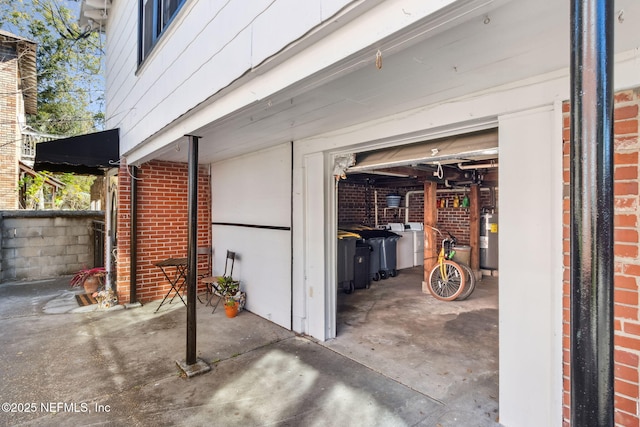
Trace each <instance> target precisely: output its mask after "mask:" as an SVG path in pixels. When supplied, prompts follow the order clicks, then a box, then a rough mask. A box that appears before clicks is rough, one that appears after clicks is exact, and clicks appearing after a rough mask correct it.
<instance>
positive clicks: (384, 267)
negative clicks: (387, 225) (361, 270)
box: [380, 233, 400, 279]
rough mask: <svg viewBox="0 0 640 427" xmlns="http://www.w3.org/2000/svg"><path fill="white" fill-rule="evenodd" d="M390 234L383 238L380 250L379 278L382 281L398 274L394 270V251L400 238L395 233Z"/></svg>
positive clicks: (395, 263) (395, 261)
mask: <svg viewBox="0 0 640 427" xmlns="http://www.w3.org/2000/svg"><path fill="white" fill-rule="evenodd" d="M391 234H392V235H388V236H387V237H385V238H384V240H383V241H382V245H381V248H380V276H381V277H382V278H383V279H386V278H387V277H394V276H396V275H397V274H398V270H397V269H396V266H397V259H398V257H397V255H396V250H397V247H398V239H400V236H399V235H397V234H395V233H391Z"/></svg>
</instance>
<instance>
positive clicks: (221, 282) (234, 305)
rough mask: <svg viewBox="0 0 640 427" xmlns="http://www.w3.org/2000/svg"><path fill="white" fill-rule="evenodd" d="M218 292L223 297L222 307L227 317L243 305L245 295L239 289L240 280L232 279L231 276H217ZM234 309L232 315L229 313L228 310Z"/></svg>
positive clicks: (234, 314)
mask: <svg viewBox="0 0 640 427" xmlns="http://www.w3.org/2000/svg"><path fill="white" fill-rule="evenodd" d="M217 291H218V293H219V294H220V296H221V297H222V299H224V306H225V307H224V308H225V310H226V311H227V316H228V317H235V316H236V314H237V313H238V311H240V310H242V308H243V307H244V302H245V301H246V295H245V293H244V292H242V291H240V282H239V281H237V280H233V278H232V277H231V276H220V277H218V289H217ZM231 309H233V310H235V313H233V315H229V310H231Z"/></svg>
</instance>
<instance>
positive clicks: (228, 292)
mask: <svg viewBox="0 0 640 427" xmlns="http://www.w3.org/2000/svg"><path fill="white" fill-rule="evenodd" d="M239 289H240V282H238V281H237V280H233V278H232V277H231V276H220V277H218V293H220V296H222V297H223V298H226V297H229V296H233V295H235V294H236V292H238V290H239Z"/></svg>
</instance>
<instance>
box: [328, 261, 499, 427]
mask: <svg viewBox="0 0 640 427" xmlns="http://www.w3.org/2000/svg"><path fill="white" fill-rule="evenodd" d="M337 301H338V303H337V305H338V306H337V338H336V339H334V340H331V341H328V342H326V343H324V345H326V346H327V347H329V348H331V349H333V350H334V351H336V352H338V353H340V354H342V355H344V356H347V357H349V358H351V359H353V360H355V361H357V362H359V363H361V364H363V365H365V366H367V367H369V368H370V369H372V370H374V371H376V372H379V373H381V374H383V375H385V376H387V377H389V378H391V379H394V380H396V381H398V382H399V383H401V384H404V385H406V386H408V387H410V388H411V389H413V390H416V391H418V392H420V393H422V394H424V395H425V396H428V397H429V398H431V399H434V400H436V401H438V402H441V403H443V404H444V405H445V407H446V408H447V411H448V414H447V417H446V418H447V419H448V420H449V421H451V422H454V423H456V425H482V426H484V425H487V426H490V425H498V424H497V423H498V422H499V420H498V277H491V276H483V278H482V280H481V281H479V282H478V283H477V286H476V289H475V291H474V293H473V294H472V295H471V296H470V297H469V298H468V299H467V300H465V301H453V302H442V301H438V300H436V299H435V298H433V297H431V296H430V295H428V294H424V293H422V267H413V268H409V269H404V270H401V271H400V273H399V274H398V275H397V276H396V277H393V278H389V279H386V280H380V281H377V282H371V287H370V289H356V290H355V291H354V292H353V293H352V294H345V293H344V292H343V291H342V290H339V291H338V298H337Z"/></svg>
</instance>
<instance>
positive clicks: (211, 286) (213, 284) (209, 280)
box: [202, 250, 236, 314]
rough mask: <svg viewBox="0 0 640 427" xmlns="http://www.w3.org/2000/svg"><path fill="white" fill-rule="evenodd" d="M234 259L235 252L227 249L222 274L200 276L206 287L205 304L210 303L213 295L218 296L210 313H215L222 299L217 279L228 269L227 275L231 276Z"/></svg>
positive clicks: (225, 274)
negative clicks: (206, 296)
mask: <svg viewBox="0 0 640 427" xmlns="http://www.w3.org/2000/svg"><path fill="white" fill-rule="evenodd" d="M235 261H236V253H235V252H232V251H229V250H227V257H226V259H225V261H224V273H222V276H208V277H204V278H202V283H204V285H205V286H206V287H207V295H208V298H207V304H206V305H212V304H211V300H212V299H213V297H214V296H217V297H218V300H217V301H216V305H215V306H213V311H212V312H211V314H213V313H215V311H216V308H218V304H220V300H221V299H222V294H221V292H220V289H219V288H218V279H219V278H220V277H224V276H227V271H229V274H228V276H229V277H232V276H233V265H234V264H235ZM229 265H231V268H230V269H229Z"/></svg>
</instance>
